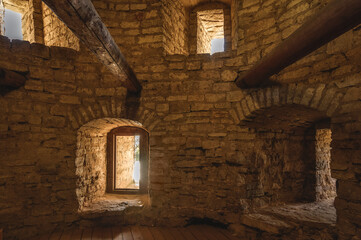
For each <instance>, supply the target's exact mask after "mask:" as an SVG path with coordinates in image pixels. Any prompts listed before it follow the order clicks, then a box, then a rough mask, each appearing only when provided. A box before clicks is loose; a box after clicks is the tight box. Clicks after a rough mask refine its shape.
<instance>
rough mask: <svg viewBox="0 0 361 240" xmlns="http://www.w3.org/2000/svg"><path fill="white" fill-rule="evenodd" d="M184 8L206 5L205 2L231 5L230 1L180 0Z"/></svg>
mask: <svg viewBox="0 0 361 240" xmlns="http://www.w3.org/2000/svg"><path fill="white" fill-rule="evenodd" d="M180 1H181V2H182V3H183V5H184V7H186V8H189V7H194V6H197V5H198V4H200V3H207V2H223V3H225V4H228V5H231V2H232V0H217V1H216V0H180Z"/></svg>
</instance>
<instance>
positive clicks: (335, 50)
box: [237, 0, 361, 84]
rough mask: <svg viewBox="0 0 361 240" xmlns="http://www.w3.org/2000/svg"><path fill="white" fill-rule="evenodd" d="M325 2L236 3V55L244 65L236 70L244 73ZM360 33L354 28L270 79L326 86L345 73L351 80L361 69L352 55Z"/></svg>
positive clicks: (357, 58) (355, 56) (357, 47)
mask: <svg viewBox="0 0 361 240" xmlns="http://www.w3.org/2000/svg"><path fill="white" fill-rule="evenodd" d="M328 2H329V1H328V0H319V1H298V0H294V1H273V0H267V1H266V0H264V1H258V0H249V1H248V0H247V1H239V2H238V9H239V12H238V24H239V29H238V49H237V53H238V54H239V55H242V56H244V57H245V63H246V66H245V67H244V68H241V69H239V70H240V71H241V72H243V71H247V70H248V69H249V68H250V67H251V66H253V65H254V64H255V63H256V62H257V61H259V60H260V59H261V58H262V57H264V56H266V55H267V54H268V53H269V52H270V51H271V50H272V49H273V48H275V47H276V46H277V45H278V44H279V43H280V42H281V41H282V40H284V39H286V38H287V37H288V36H290V35H291V34H292V33H293V32H294V31H295V30H296V29H298V28H299V27H300V26H301V25H302V24H303V23H304V22H305V21H307V19H308V18H309V17H310V16H312V15H314V14H316V13H317V12H318V11H319V10H320V9H321V8H322V7H323V6H325V5H326V4H327V3H328ZM360 32H361V30H360V27H356V28H355V29H353V30H351V31H349V32H347V33H345V34H343V35H342V36H340V37H339V38H337V39H336V40H334V41H332V42H330V43H328V44H326V45H325V46H323V47H321V48H319V49H318V50H316V51H315V52H313V53H311V54H309V55H308V56H306V57H305V58H303V59H301V60H299V61H297V62H296V63H295V64H292V65H291V66H289V67H287V68H286V69H284V70H283V71H281V72H280V73H279V74H277V75H275V76H273V77H272V80H274V81H278V82H281V83H287V84H289V83H296V82H307V83H327V82H329V81H330V79H333V80H335V79H340V78H342V77H344V76H345V74H347V75H349V76H350V77H352V75H354V74H355V73H359V72H360V69H361V68H360V65H359V64H357V62H359V58H360V56H359V55H357V54H355V53H356V52H357V51H359V50H358V49H359V48H360V44H359V40H358V39H359V38H360V34H361V33H360ZM350 63H352V64H350Z"/></svg>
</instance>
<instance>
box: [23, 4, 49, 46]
mask: <svg viewBox="0 0 361 240" xmlns="http://www.w3.org/2000/svg"><path fill="white" fill-rule="evenodd" d="M21 22H22V29H23V39H24V40H26V41H29V42H31V43H33V42H36V43H42V44H44V32H43V28H44V26H43V12H42V6H41V1H40V0H30V1H29V5H28V7H27V8H25V9H24V12H23V16H22V19H21Z"/></svg>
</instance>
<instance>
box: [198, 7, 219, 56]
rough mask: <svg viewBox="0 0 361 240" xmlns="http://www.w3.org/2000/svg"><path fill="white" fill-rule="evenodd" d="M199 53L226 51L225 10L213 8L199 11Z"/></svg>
mask: <svg viewBox="0 0 361 240" xmlns="http://www.w3.org/2000/svg"><path fill="white" fill-rule="evenodd" d="M197 25H198V26H197V53H211V54H213V53H215V52H223V51H224V12H223V9H212V10H204V11H198V12H197Z"/></svg>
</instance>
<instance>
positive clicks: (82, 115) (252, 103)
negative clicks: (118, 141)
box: [0, 0, 361, 239]
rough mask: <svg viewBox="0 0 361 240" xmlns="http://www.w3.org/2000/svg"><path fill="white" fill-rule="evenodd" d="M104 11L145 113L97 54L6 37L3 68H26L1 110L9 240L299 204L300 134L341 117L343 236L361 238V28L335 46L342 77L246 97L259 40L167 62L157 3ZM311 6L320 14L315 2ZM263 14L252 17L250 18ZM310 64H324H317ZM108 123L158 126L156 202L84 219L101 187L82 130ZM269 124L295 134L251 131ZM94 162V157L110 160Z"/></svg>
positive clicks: (0, 46)
mask: <svg viewBox="0 0 361 240" xmlns="http://www.w3.org/2000/svg"><path fill="white" fill-rule="evenodd" d="M253 3H255V4H253ZM256 3H257V4H258V1H243V2H242V4H243V5H242V7H245V8H244V9H243V10H242V8H241V9H239V10H240V13H239V14H240V15H239V16H240V18H239V20H242V21H239V25H240V29H239V32H238V33H239V37H240V38H241V37H242V36H244V35H245V34H246V35H247V34H251V33H252V31H251V30H249V31H248V32H247V31H246V32H247V33H246V32H243V33H242V29H243V27H244V25H242V24H246V23H247V22H245V21H243V20H244V19H242V18H243V17H244V15H243V14H246V13H245V11H246V10H247V11H248V10H250V9H253V8H252V7H254V6H256ZM94 4H95V6H96V8H97V9H98V11H99V14H100V15H101V17H102V19H103V20H104V22H105V24H106V25H107V26H108V28H109V30H110V32H111V34H112V35H113V37H114V39H115V40H116V42H117V43H118V44H119V46H120V49H121V50H122V51H123V52H124V54H125V56H126V57H127V60H128V61H129V63H130V65H131V66H132V67H133V69H134V71H135V73H136V75H137V77H138V79H139V81H140V82H141V84H142V86H143V90H142V93H141V96H140V98H139V99H137V100H135V101H137V102H136V103H137V104H135V105H138V107H136V108H132V112H131V113H132V114H127V110H128V109H129V102H128V100H129V99H126V91H125V89H124V88H123V87H121V86H118V81H117V79H116V77H114V76H112V75H111V74H110V73H109V72H108V71H107V70H106V69H104V67H102V66H101V65H100V64H99V63H97V60H96V59H95V57H93V56H92V55H90V53H89V52H86V51H84V50H82V51H80V52H75V51H73V50H70V49H65V48H58V47H50V48H49V47H45V46H43V45H39V44H29V43H27V42H22V41H13V42H12V43H10V42H9V41H8V40H7V39H6V38H3V37H1V38H0V52H1V55H2V56H5V57H4V58H1V59H0V64H1V65H2V66H4V67H6V68H7V69H10V70H14V71H19V72H28V77H29V79H28V80H27V82H26V85H25V87H23V88H20V89H18V90H15V91H12V92H9V93H8V94H6V95H4V96H1V97H0V106H1V107H2V111H1V112H2V113H4V114H1V115H0V152H1V154H0V176H1V177H0V190H1V192H4V193H5V194H4V195H1V196H0V210H1V211H0V224H1V226H2V227H4V234H5V237H6V239H16V238H20V239H21V238H24V236H27V237H28V236H33V235H36V233H38V232H39V231H52V230H53V229H54V228H55V226H60V227H63V226H65V225H70V224H84V223H86V224H87V225H89V224H94V225H96V224H98V223H99V221H103V220H105V219H111V220H112V221H109V222H113V224H114V222H117V223H119V224H126V223H128V224H129V223H138V224H148V225H150V224H154V225H183V224H185V223H186V222H187V221H188V220H189V219H191V218H201V219H202V218H211V219H214V220H217V221H221V222H223V223H225V224H234V223H237V222H238V221H240V218H241V216H242V214H243V213H246V212H251V211H253V209H257V208H260V207H265V206H269V205H277V204H280V203H282V202H288V201H299V200H300V197H299V196H300V192H301V190H302V189H304V185H305V184H304V183H305V182H306V180H305V176H304V175H305V174H303V173H304V171H306V170H308V169H307V166H308V165H307V164H305V163H304V162H302V161H303V160H304V159H305V158H306V156H302V149H304V143H305V141H304V140H303V139H304V138H305V137H304V134H303V132H302V131H299V132H297V131H296V130H297V129H298V127H300V126H301V127H302V128H305V127H309V126H312V124H313V123H314V122H316V121H318V120H321V119H323V118H324V117H328V118H331V130H332V133H333V136H332V144H331V145H332V150H331V171H332V176H333V177H335V178H336V179H337V181H338V188H337V195H338V196H337V198H336V200H335V206H336V209H337V216H338V222H337V228H338V231H339V238H340V239H350V238H352V237H353V236H360V227H361V226H360V216H361V214H359V210H360V208H361V207H360V204H359V203H360V201H361V199H360V197H359V196H361V194H360V186H359V184H360V180H359V176H360V161H359V159H360V157H359V155H360V150H359V146H360V143H361V142H360V124H359V123H360V118H359V112H360V110H361V106H360V94H359V93H360V85H361V83H360V79H361V76H360V75H359V74H357V73H359V70H358V64H359V62H360V61H358V60H357V56H358V55H357V54H356V53H357V49H358V46H359V45H358V44H359V43H358V42H357V41H356V40H357V39H358V38H359V37H358V36H359V31H360V30H358V29H355V30H354V31H352V34H353V37H352V39H353V40H352V41H353V43H352V46H351V47H350V49H353V50H350V49H348V48H344V47H345V46H344V45H342V46H343V47H340V49H339V51H340V53H339V54H341V55H342V53H346V54H347V56H350V57H349V58H348V60H347V61H346V60H344V61H340V62H338V63H339V65H340V66H339V67H338V71H339V74H340V75H338V77H337V78H334V79H328V80H327V81H326V80H324V81H323V83H320V84H310V82H312V81H311V80H310V79H311V78H310V77H311V76H309V77H308V75H307V76H304V77H303V76H302V75H297V76H298V78H292V77H289V79H288V78H287V81H284V82H288V80H289V81H290V82H293V81H299V80H303V82H297V84H296V83H293V84H282V85H279V86H272V87H268V88H262V89H254V90H240V89H238V88H237V87H236V86H235V84H234V79H235V78H236V76H237V71H238V70H246V69H248V68H249V67H250V66H251V65H252V64H253V63H254V62H255V59H253V58H250V57H252V56H253V55H252V54H253V51H257V49H258V48H257V47H258V45H252V44H246V40H247V41H250V42H252V41H255V42H257V43H258V40H255V37H256V35H255V34H251V35H247V36H246V37H247V38H245V39H244V42H242V40H240V41H239V42H238V51H237V52H232V51H228V52H225V53H217V54H214V55H212V56H209V55H208V54H202V55H197V54H191V55H189V56H185V55H163V53H164V51H163V50H164V49H163V39H164V38H163V32H162V26H163V24H162V22H161V16H160V15H157V14H155V13H157V12H158V13H159V11H160V10H161V9H160V8H161V4H159V2H157V1H146V2H144V1H142V0H137V1H136V0H134V1H132V3H129V1H124V2H117V3H114V1H112V0H103V1H94ZM259 4H261V3H259ZM262 4H263V5H262V6H263V7H265V8H266V9H267V11H266V10H264V11H263V12H268V11H270V12H272V9H273V8H272V7H269V6H271V5H272V4H284V3H283V2H280V3H278V2H277V1H264V3H262ZM268 4H270V5H268ZM311 5H312V6H315V8H316V7H317V4H316V2H315V3H312V4H311ZM311 5H310V6H311ZM257 6H258V5H257ZM272 6H274V5H272ZM247 7H248V8H249V9H247ZM268 7H269V8H268ZM256 8H257V7H256ZM258 9H260V8H258ZM253 13H255V12H253ZM261 13H262V11H261V10H260V11H259V12H257V14H254V16H253V15H252V14H250V15H248V16H249V19H248V20H251V15H252V17H254V18H256V19H257V18H258V17H260V16H262V14H261ZM311 13H312V11H311V10H310V14H311ZM266 15H267V14H266ZM292 19H296V18H292ZM292 21H293V20H292ZM251 22H252V21H251ZM263 24H265V23H264V22H262V24H261V23H259V26H261V28H262V27H263ZM265 25H266V26H267V24H265ZM250 26H251V24H250ZM269 30H270V29H269ZM264 31H265V32H267V30H264ZM270 31H271V30H270ZM272 31H276V32H277V31H278V30H277V28H273V30H272ZM265 32H262V33H263V34H265ZM260 33H261V32H260ZM348 34H349V33H348ZM346 35H347V34H346ZM251 39H254V40H251ZM259 41H261V40H259ZM336 42H337V40H336ZM331 44H332V43H331ZM252 46H253V47H252ZM262 46H263V45H262ZM265 47H266V45H265ZM242 49H248V50H247V51H243V50H242ZM248 51H249V52H248ZM337 55H338V54H337ZM303 62H304V63H305V64H314V63H315V62H313V61H311V60H310V58H306V59H304V60H303ZM322 64H326V63H322ZM345 66H346V67H345ZM347 66H348V67H347ZM341 69H344V70H345V69H349V71H345V72H343V73H342V71H341ZM315 71H316V69H315ZM317 71H319V72H317V73H314V74H315V75H318V74H323V72H322V70H321V69H320V68H318V70H317ZM332 71H337V69H335V70H332ZM352 73H353V74H352ZM351 76H352V77H351ZM285 78H286V77H285ZM279 81H283V80H282V79H281V78H280V79H279ZM306 83H307V84H306ZM296 106H298V107H296ZM258 115H259V116H260V118H257V116H258ZM262 117H263V119H266V120H267V121H263V120H262ZM105 118H116V119H120V118H126V119H131V120H136V121H138V122H140V123H142V124H143V125H144V127H145V128H147V129H148V130H149V131H150V169H149V180H150V185H149V188H150V198H151V205H150V206H149V208H144V209H141V210H139V211H122V212H117V213H108V214H109V215H111V216H109V215H108V214H105V213H97V214H95V215H92V216H87V217H86V218H85V217H84V215H83V214H84V213H82V212H78V210H79V209H80V210H81V207H82V206H81V204H84V201H85V202H86V201H88V202H91V201H90V199H91V197H89V198H87V195H86V194H88V193H87V189H90V191H93V193H94V192H96V191H95V190H94V189H91V187H92V186H98V187H97V189H102V187H101V186H99V184H98V183H95V184H93V183H92V181H91V179H92V177H91V176H90V175H88V176H89V177H84V178H83V179H84V180H82V178H81V177H80V179H79V175H78V173H80V171H81V166H84V161H83V160H81V159H86V158H84V157H83V156H84V155H83V154H82V151H81V149H83V148H85V149H86V148H87V147H88V146H89V147H90V148H91V144H92V143H91V142H90V141H91V140H90V139H87V137H88V136H87V135H81V134H80V133H79V130H81V129H82V128H81V127H83V126H85V125H86V124H88V123H90V122H92V121H93V120H95V121H96V120H97V119H105ZM268 119H271V120H272V122H273V123H274V124H276V125H277V124H278V123H282V124H281V126H286V127H287V126H288V127H287V128H286V127H284V128H283V129H280V128H277V129H275V128H274V126H273V127H272V126H271V130H270V128H267V127H266V126H262V128H260V127H259V125H253V124H254V123H268V122H270V121H269V120H268ZM115 125H116V124H115ZM264 125H267V124H264ZM111 126H113V127H114V125H111ZM97 127H99V129H100V130H99V131H101V133H98V135H95V136H99V137H100V136H102V134H103V132H104V133H105V132H109V131H110V129H111V128H110V127H109V125H106V126H104V124H100V125H98V126H97ZM272 128H273V129H272ZM79 134H80V135H79ZM291 135H292V137H291ZM77 136H78V138H77ZM79 136H84V137H85V138H84V139H85V140H84V144H80V143H79V142H78V141H77V140H79ZM89 136H90V135H89ZM92 136H94V135H92ZM307 137H309V136H307ZM95 139H96V138H95ZM313 141H314V138H313ZM96 142H97V141H94V144H95V143H96ZM77 144H78V145H77ZM77 146H79V147H80V148H78V150H77ZM29 149H31V151H29ZM79 149H80V150H79ZM101 149H102V148H97V150H101ZM313 149H314V151H315V148H313ZM77 151H78V152H77ZM89 153H91V154H92V153H93V152H91V151H90V152H89ZM91 154H90V155H87V156H89V158H88V159H89V160H90V161H92V159H94V160H95V159H102V157H101V156H100V157H99V158H98V157H95V156H96V155H91ZM77 156H78V157H79V158H77ZM95 161H96V160H95ZM85 166H86V167H87V165H85ZM83 170H85V171H88V170H87V168H83ZM77 171H79V172H77ZM95 172H96V171H95ZM83 176H84V175H83ZM98 176H101V174H100V175H98ZM95 177H96V175H95ZM98 179H99V177H98ZM293 179H294V180H293ZM82 181H83V183H84V184H82ZM273 182H274V183H275V184H272V183H273ZM79 196H80V197H79ZM89 196H90V195H89ZM112 214H114V215H112ZM105 215H107V216H105ZM113 220H114V221H113Z"/></svg>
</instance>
